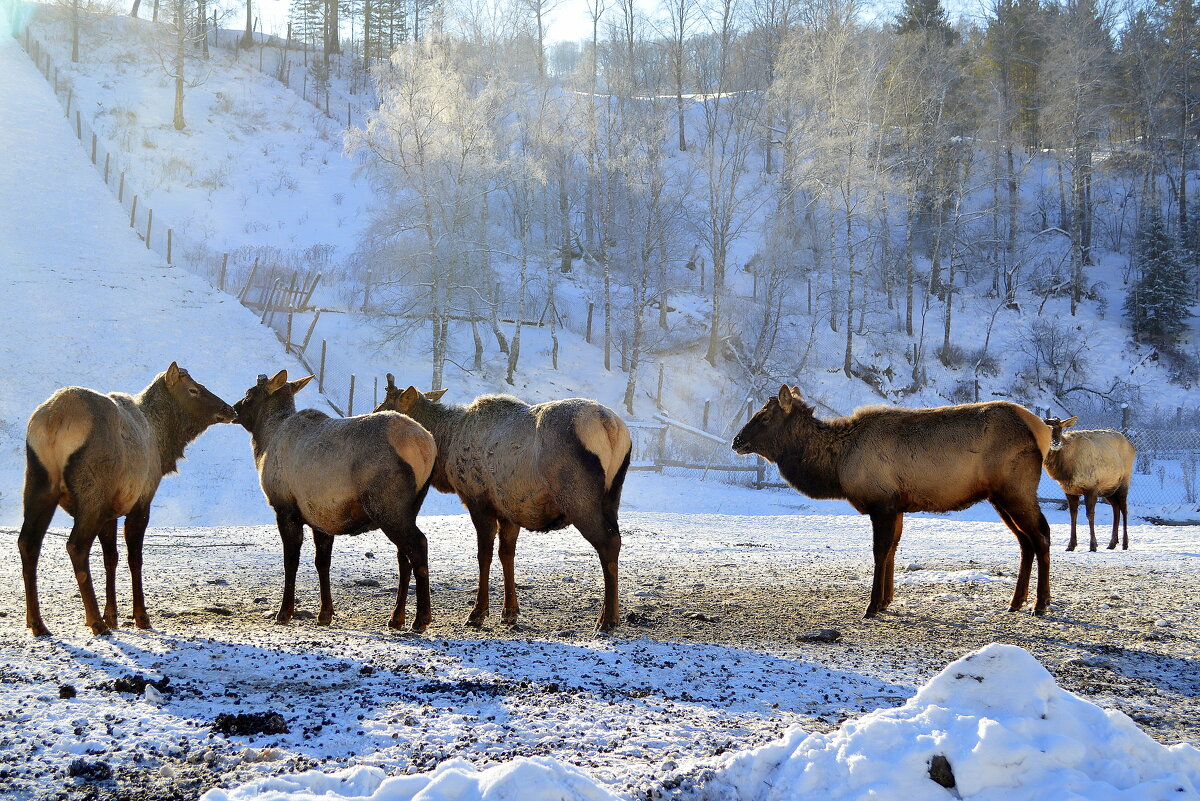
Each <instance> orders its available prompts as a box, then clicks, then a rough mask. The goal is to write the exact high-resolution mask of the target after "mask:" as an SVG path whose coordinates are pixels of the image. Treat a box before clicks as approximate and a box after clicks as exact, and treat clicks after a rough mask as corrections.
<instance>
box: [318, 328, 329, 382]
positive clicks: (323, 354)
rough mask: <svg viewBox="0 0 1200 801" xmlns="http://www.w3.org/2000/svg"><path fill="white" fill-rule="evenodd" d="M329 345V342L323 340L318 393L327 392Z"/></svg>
mask: <svg viewBox="0 0 1200 801" xmlns="http://www.w3.org/2000/svg"><path fill="white" fill-rule="evenodd" d="M328 345H329V343H328V342H326V341H325V340H323V339H322V340H321V371H320V372H319V373H317V392H324V391H325V349H326V347H327V346H328Z"/></svg>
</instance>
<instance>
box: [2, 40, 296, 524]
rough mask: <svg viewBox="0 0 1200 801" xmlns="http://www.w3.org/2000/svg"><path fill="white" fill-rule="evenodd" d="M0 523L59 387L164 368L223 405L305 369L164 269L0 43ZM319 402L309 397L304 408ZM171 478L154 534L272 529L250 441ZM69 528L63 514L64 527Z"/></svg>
mask: <svg viewBox="0 0 1200 801" xmlns="http://www.w3.org/2000/svg"><path fill="white" fill-rule="evenodd" d="M0 120H3V124H0V149H2V150H3V152H4V154H5V157H4V159H3V161H2V162H0V170H2V174H0V208H3V209H4V213H3V214H0V261H2V262H3V273H4V282H5V287H6V293H5V298H6V301H7V303H8V304H9V306H8V309H7V311H6V313H5V314H4V315H3V317H2V318H0V387H2V389H0V522H3V523H4V524H9V525H13V524H19V522H20V518H21V485H22V482H23V479H24V469H25V421H26V420H28V418H29V414H30V413H31V412H32V411H33V410H34V408H36V407H37V405H38V404H39V403H41V402H42V401H43V400H45V399H46V398H47V397H49V396H50V394H51V393H52V392H54V391H55V390H56V389H58V388H59V387H62V386H70V385H76V386H86V387H91V388H93V389H97V390H99V391H101V392H113V391H120V392H131V393H135V392H138V391H140V390H141V389H142V388H143V387H145V386H146V385H147V384H149V383H150V381H151V380H153V378H154V376H155V375H157V374H158V373H160V372H162V371H163V370H165V369H166V368H167V366H168V365H169V364H170V363H171V362H172V361H178V362H179V364H180V365H181V366H182V367H184V368H186V369H188V370H189V371H190V372H191V373H192V375H193V376H194V377H195V378H196V379H197V380H198V381H200V382H201V383H203V384H204V385H205V386H207V387H208V388H209V389H211V390H212V391H213V392H215V393H217V394H218V395H219V396H221V397H222V398H224V399H225V400H226V401H228V402H230V403H232V402H234V401H235V400H237V399H238V398H240V397H241V395H242V393H244V392H245V390H246V388H247V387H248V386H250V385H251V384H252V383H253V382H254V379H255V377H256V376H257V374H258V373H260V372H265V371H267V370H272V369H280V368H287V369H288V370H289V371H295V372H297V373H299V372H301V371H302V370H303V368H302V367H301V366H300V365H299V364H298V363H297V362H296V361H295V360H294V359H291V358H289V357H287V356H285V355H284V353H283V351H282V348H281V347H280V344H279V341H278V340H277V339H276V338H275V336H274V335H273V334H272V333H271V331H270V330H269V329H266V328H264V327H262V326H260V325H259V324H258V322H257V320H255V319H254V317H253V315H251V314H250V312H248V311H247V310H246V309H244V308H243V307H242V306H241V305H239V304H238V303H237V301H236V300H235V299H234V298H232V297H230V296H229V295H225V294H222V293H219V292H217V291H216V290H214V289H213V287H211V286H210V285H209V284H208V283H206V282H205V281H202V280H201V279H199V278H197V277H196V276H194V275H192V274H190V273H188V272H186V271H184V270H182V269H179V268H171V267H168V266H166V265H165V264H164V263H163V262H162V260H161V259H160V258H158V257H157V254H154V253H153V252H152V251H149V250H147V249H146V247H145V244H144V243H143V242H142V241H141V240H140V239H139V238H138V237H137V236H136V235H135V234H134V232H133V231H131V230H130V229H129V228H128V223H127V220H126V219H125V218H124V217H123V215H122V213H121V210H120V208H119V207H118V206H117V204H116V202H115V200H114V199H113V197H112V195H111V194H109V192H108V190H107V189H106V188H105V187H104V185H103V183H102V182H101V180H100V178H99V177H98V176H97V174H96V171H95V169H94V168H93V167H92V165H91V164H90V163H89V162H88V160H87V157H86V155H85V154H84V151H83V149H82V148H81V147H80V145H79V142H78V141H77V140H76V139H75V136H74V133H73V131H71V130H70V128H69V127H68V125H67V123H66V121H65V120H64V119H63V115H62V111H61V110H60V107H59V105H58V103H57V101H55V99H54V97H53V95H52V94H51V93H50V90H49V89H48V88H47V86H46V83H45V81H44V80H43V79H42V76H41V75H40V74H38V72H37V70H36V69H34V67H33V65H32V64H31V63H30V61H29V59H28V58H27V57H26V55H25V54H24V52H23V51H22V50H21V48H20V47H19V46H18V44H17V43H16V42H15V41H14V40H12V39H10V38H9V37H7V36H5V37H2V38H0ZM310 400H311V401H313V402H314V403H315V402H316V401H317V397H316V396H315V393H314V397H313V398H310ZM186 457H187V458H186V461H184V462H181V463H180V473H181V474H180V475H179V476H173V477H169V478H168V479H166V480H165V481H164V482H163V484H162V487H161V488H160V490H159V493H158V496H157V498H156V499H155V504H154V507H153V510H152V513H151V523H152V524H170V523H174V524H187V523H190V524H195V525H209V524H213V523H217V522H224V521H228V520H231V519H238V520H257V521H261V522H268V521H270V520H272V519H273V517H272V516H271V514H270V510H269V508H268V507H267V506H266V504H265V503H264V502H263V499H262V493H261V491H260V490H259V489H258V483H257V476H256V474H255V470H254V462H253V460H252V459H251V457H250V446H249V438H248V436H247V434H246V432H245V431H244V430H243V429H242V428H241V427H239V426H220V427H216V428H213V429H210V430H209V431H208V432H207V433H206V434H205V435H204V436H203V437H201V438H200V439H199V440H198V441H197V442H195V443H194V444H193V445H192V446H191V447H190V448H189V449H188V451H187V453H186ZM66 520H68V519H67V518H66V517H65V515H62V514H61V513H60V516H59V518H58V523H59V525H63V524H64V521H66Z"/></svg>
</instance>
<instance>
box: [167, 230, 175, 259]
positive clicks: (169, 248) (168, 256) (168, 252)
mask: <svg viewBox="0 0 1200 801" xmlns="http://www.w3.org/2000/svg"><path fill="white" fill-rule="evenodd" d="M173 233H175V229H174V228H168V229H167V264H170V263H171V235H172V234H173Z"/></svg>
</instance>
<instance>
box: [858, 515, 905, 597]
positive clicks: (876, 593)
mask: <svg viewBox="0 0 1200 801" xmlns="http://www.w3.org/2000/svg"><path fill="white" fill-rule="evenodd" d="M870 515H871V540H872V551H873V555H874V557H875V572H874V575H873V577H872V580H871V601H870V603H868V604H867V611H866V614H865V615H863V616H864V617H868V618H870V617H875V615H877V614H879V612H880V611H882V610H883V609H885V608H886V607H887V604H885V603H884V598H885V597H886V596H887V593H888V588H886V586H885V585H886V584H887V579H888V575H887V559H888V554H890V553H891V552H892V540H893V539H894V538H895V533H896V518H898V517H899V516H900V515H899V513H898V512H890V511H885V512H871V513H870Z"/></svg>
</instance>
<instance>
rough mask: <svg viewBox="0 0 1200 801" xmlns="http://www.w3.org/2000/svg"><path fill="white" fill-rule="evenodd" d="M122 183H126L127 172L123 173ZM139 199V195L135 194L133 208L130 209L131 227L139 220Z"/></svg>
mask: <svg viewBox="0 0 1200 801" xmlns="http://www.w3.org/2000/svg"><path fill="white" fill-rule="evenodd" d="M121 185H122V186H124V185H125V173H121ZM137 199H138V196H137V195H134V196H133V208H131V209H130V210H129V227H130V228H133V226H134V223H135V222H136V221H137Z"/></svg>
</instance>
